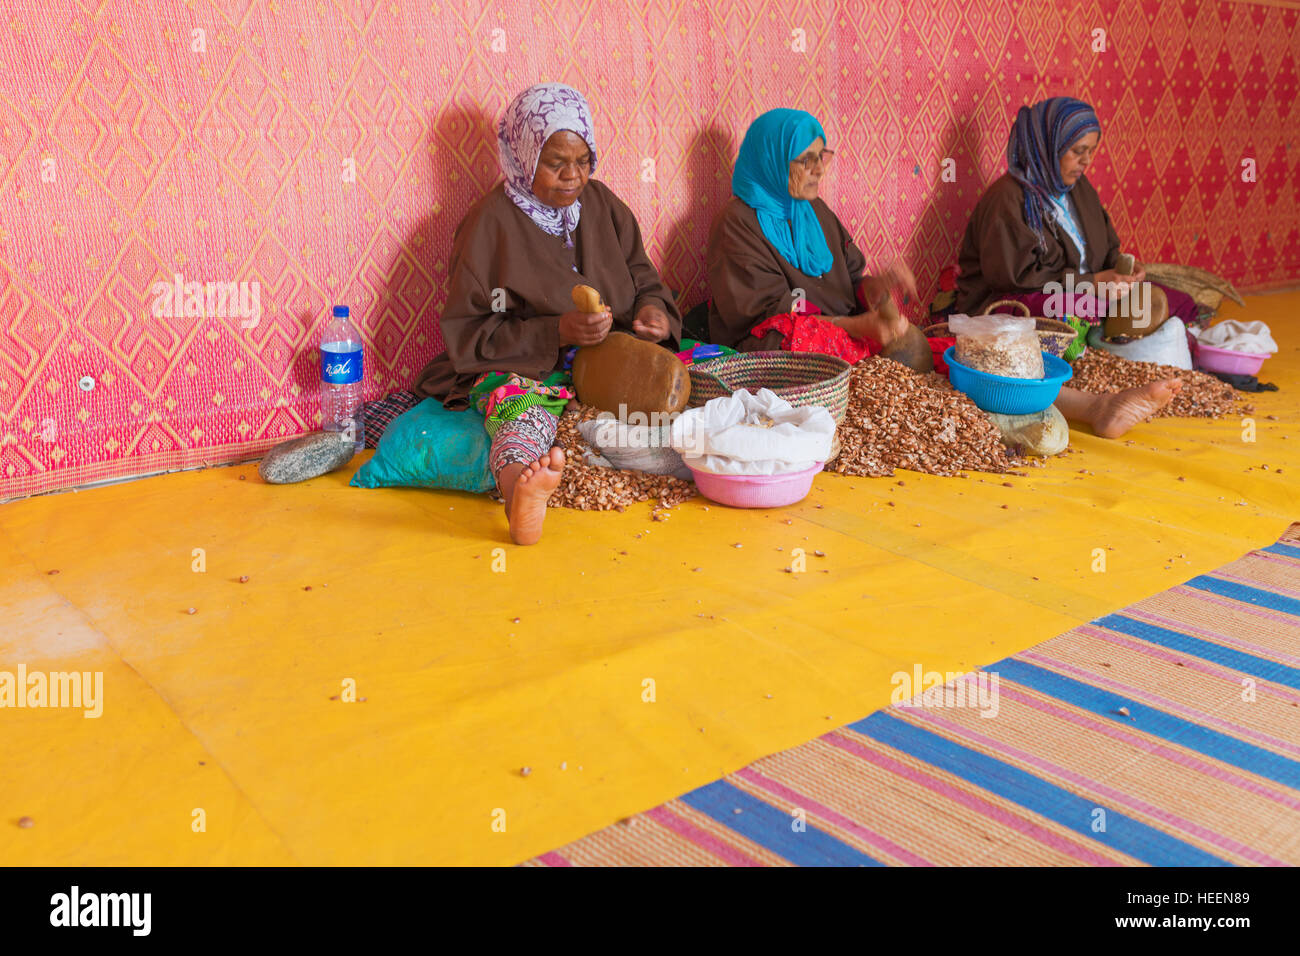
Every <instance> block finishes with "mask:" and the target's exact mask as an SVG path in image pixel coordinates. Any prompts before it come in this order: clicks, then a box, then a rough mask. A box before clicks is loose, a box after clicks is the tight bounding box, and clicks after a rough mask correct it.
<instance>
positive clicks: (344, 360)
mask: <svg viewBox="0 0 1300 956" xmlns="http://www.w3.org/2000/svg"><path fill="white" fill-rule="evenodd" d="M363 371H364V362H363V356H362V346H361V333H360V332H358V331H357V327H356V326H355V325H353V324H352V319H351V318H350V317H349V314H348V307H347V306H346V305H336V306H334V311H333V314H332V316H331V318H330V321H329V324H328V325H326V326H325V331H324V332H323V333H322V334H321V343H320V388H321V396H320V406H321V407H320V411H321V429H322V430H324V431H327V432H340V433H341V434H342V435H343V436H345V438H351V439H352V442H353V445H354V446H355V448H356V450H357V451H360V450H361V449H362V448H364V447H365V446H366V436H365V432H364V429H363V425H362V422H361V403H362V402H363V401H364V398H363V395H362V382H361V379H362V373H363Z"/></svg>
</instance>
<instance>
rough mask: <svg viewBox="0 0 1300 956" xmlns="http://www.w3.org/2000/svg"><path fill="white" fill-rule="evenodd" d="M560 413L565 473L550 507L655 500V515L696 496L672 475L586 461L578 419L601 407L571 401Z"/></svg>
mask: <svg viewBox="0 0 1300 956" xmlns="http://www.w3.org/2000/svg"><path fill="white" fill-rule="evenodd" d="M569 407H570V411H567V412H565V413H564V414H563V415H561V416H560V424H559V427H558V428H557V429H556V431H555V443H556V444H557V445H559V446H560V447H561V448H563V449H564V457H565V459H566V460H565V465H564V475H563V476H562V477H561V478H560V484H559V487H557V488H556V489H555V491H553V492H552V493H551V497H550V500H549V501H547V505H548V506H549V507H551V508H577V509H578V510H579V511H622V510H624V509H625V508H626V507H627V506H628V505H630V504H635V503H636V502H638V501H653V502H655V512H654V514H655V517H656V518H657V519H658V518H659V516H660V514H661V512H660V511H659V510H658V509H660V508H671V507H673V506H674V505H679V504H681V503H682V502H683V501H685V500H686V499H687V498H693V497H695V494H696V492H695V485H694V484H692V483H691V482H689V481H683V480H682V479H680V478H674V477H672V476H671V475H650V474H646V473H645V472H643V471H626V470H619V469H615V468H600V467H598V466H595V465H588V464H587V463H586V461H585V460H584V459H583V451H584V450H585V449H586V448H587V447H588V445H587V443H586V442H585V441H583V439H582V434H581V433H580V432H579V431H578V423H579V422H584V421H586V420H587V419H589V418H595V417H596V416H597V415H599V414H600V410H599V409H597V408H593V407H592V406H590V405H578V406H577V407H576V408H574V406H573V405H570V406H569Z"/></svg>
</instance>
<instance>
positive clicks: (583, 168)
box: [542, 156, 591, 176]
mask: <svg viewBox="0 0 1300 956" xmlns="http://www.w3.org/2000/svg"><path fill="white" fill-rule="evenodd" d="M542 165H543V166H545V167H546V168H547V169H549V170H550V171H551V172H553V173H555V175H557V176H558V175H560V174H561V173H562V172H564V170H566V169H568V168H569V167H570V166H572V167H573V168H574V171H575V172H579V173H590V172H591V157H590V156H588V157H587V158H586V159H580V160H578V161H577V162H576V163H559V162H549V163H542Z"/></svg>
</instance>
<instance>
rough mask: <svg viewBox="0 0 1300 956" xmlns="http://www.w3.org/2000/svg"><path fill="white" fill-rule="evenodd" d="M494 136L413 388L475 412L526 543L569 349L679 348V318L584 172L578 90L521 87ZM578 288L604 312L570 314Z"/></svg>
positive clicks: (543, 484) (589, 147)
mask: <svg viewBox="0 0 1300 956" xmlns="http://www.w3.org/2000/svg"><path fill="white" fill-rule="evenodd" d="M497 140H498V146H499V149H500V153H501V171H502V173H503V174H504V177H505V181H504V182H503V183H502V184H501V185H499V186H497V187H496V188H495V189H493V190H492V191H491V192H489V193H488V194H487V195H486V196H484V197H483V198H482V199H481V200H479V201H478V202H477V203H476V204H475V205H474V206H473V207H472V208H471V209H470V211H469V213H468V214H467V215H466V216H465V218H464V220H462V221H461V224H460V225H459V226H458V227H457V229H456V236H455V241H454V244H453V247H452V254H451V270H450V288H449V289H448V292H447V304H446V306H445V308H444V309H443V312H442V316H441V317H440V319H439V325H440V327H441V329H442V338H443V342H444V343H445V345H446V351H445V352H443V353H442V354H440V355H438V356H437V357H436V358H434V360H433V361H432V362H430V363H429V364H428V365H427V366H426V367H425V368H424V369H423V371H421V373H420V375H419V377H418V378H417V384H416V387H415V390H416V391H417V392H418V393H420V394H421V395H423V396H431V397H434V398H437V399H439V400H441V401H442V402H443V404H444V405H445V406H447V407H448V408H463V407H465V406H467V405H470V404H472V405H474V407H475V408H477V409H478V410H479V411H480V412H482V413H483V415H484V421H485V424H486V426H487V429H488V433H489V434H490V435H491V436H492V447H491V451H490V453H489V458H488V467H489V469H490V470H491V472H492V474H493V476H494V477H495V478H496V482H497V487H498V488H499V489H500V491H501V495H502V497H503V498H504V499H505V502H506V514H507V516H508V518H509V520H510V534H511V536H512V537H513V538H514V540H515V541H516V542H517V543H519V544H532V543H533V542H534V541H536V540H538V539H539V538H540V537H541V531H542V518H543V516H544V515H545V512H546V500H547V498H548V497H549V495H550V492H551V491H552V490H554V488H555V487H556V485H557V484H558V482H559V480H560V472H561V470H562V469H563V467H564V453H563V452H562V451H561V450H560V449H559V448H558V447H553V442H554V440H555V430H556V426H557V424H558V422H559V415H560V414H561V413H562V412H563V410H564V406H565V403H566V402H567V401H568V400H569V399H570V398H572V397H573V391H572V390H571V388H570V386H571V384H572V379H571V378H570V375H569V371H568V369H569V365H570V361H571V355H572V351H573V349H574V347H578V346H585V345H595V344H597V343H599V342H601V341H603V340H604V338H605V337H606V335H608V334H609V332H610V331H611V330H615V329H617V330H621V331H623V332H628V333H630V334H632V335H635V336H637V337H639V338H642V339H646V340H648V341H650V342H656V343H660V344H662V345H665V346H668V347H670V348H673V349H676V347H677V345H678V342H679V339H680V336H681V315H680V313H679V312H678V311H677V305H676V302H675V300H674V298H673V295H672V293H671V292H669V291H668V289H667V288H665V287H664V284H663V282H662V281H661V280H660V278H659V273H658V271H657V270H656V269H655V267H654V266H653V265H652V264H651V263H650V260H649V258H648V257H647V256H646V253H645V248H644V246H643V245H642V243H641V230H640V229H639V228H638V226H637V223H636V219H635V218H634V217H633V215H632V210H630V209H629V208H628V207H627V205H626V204H625V203H623V202H622V200H620V199H619V198H618V197H617V196H615V195H614V193H613V192H611V191H610V189H609V187H607V186H605V185H604V184H603V183H601V182H599V181H597V180H595V179H592V178H591V174H592V172H594V171H595V168H596V137H595V130H594V128H593V124H592V121H591V110H590V108H589V107H588V106H587V101H586V99H585V98H584V97H583V95H582V94H581V93H579V92H578V91H577V90H575V89H573V88H572V87H569V86H565V85H563V84H561V83H542V84H539V85H537V86H532V87H529V88H528V89H526V90H524V91H523V92H522V93H520V94H519V95H518V96H516V97H515V98H514V100H513V101H512V102H511V103H510V105H509V106H508V107H506V111H505V114H504V115H503V116H502V117H501V122H500V125H499V126H498V131H497ZM575 285H589V286H591V287H593V288H595V289H596V290H597V291H599V292H600V294H601V296H602V297H603V299H604V301H605V303H607V304H608V308H607V310H606V311H602V312H595V313H586V312H579V311H575V310H574V308H573V303H572V299H571V297H570V294H571V292H572V290H573V287H574V286H575ZM665 354H666V355H669V353H667V352H666V353H665ZM669 357H670V358H671V355H669ZM672 361H674V362H675V361H676V359H675V358H672Z"/></svg>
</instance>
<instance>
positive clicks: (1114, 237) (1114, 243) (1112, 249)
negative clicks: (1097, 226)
mask: <svg viewBox="0 0 1300 956" xmlns="http://www.w3.org/2000/svg"><path fill="white" fill-rule="evenodd" d="M1101 215H1102V218H1103V219H1105V220H1106V258H1104V259H1103V260H1102V261H1101V269H1114V268H1115V266H1116V265H1118V264H1119V233H1117V232H1116V231H1115V224H1114V223H1112V222H1111V221H1110V213H1108V212H1107V211H1106V207H1105V206H1102V207H1101ZM1097 271H1101V270H1097Z"/></svg>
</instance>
